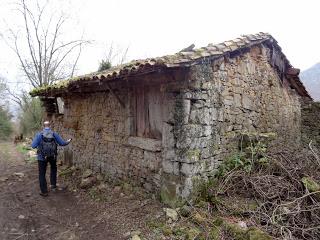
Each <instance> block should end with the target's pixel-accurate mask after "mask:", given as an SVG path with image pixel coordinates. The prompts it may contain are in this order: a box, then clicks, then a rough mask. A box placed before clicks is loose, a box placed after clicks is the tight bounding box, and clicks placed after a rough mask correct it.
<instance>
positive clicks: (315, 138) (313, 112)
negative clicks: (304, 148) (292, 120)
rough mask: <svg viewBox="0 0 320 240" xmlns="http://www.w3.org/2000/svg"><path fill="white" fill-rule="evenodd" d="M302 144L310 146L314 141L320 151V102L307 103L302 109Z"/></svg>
mask: <svg viewBox="0 0 320 240" xmlns="http://www.w3.org/2000/svg"><path fill="white" fill-rule="evenodd" d="M301 121H302V129H301V130H302V142H303V144H304V145H308V144H309V143H310V141H311V140H312V143H313V145H314V146H316V147H317V148H318V149H320V102H306V103H304V104H303V105H302V108H301Z"/></svg>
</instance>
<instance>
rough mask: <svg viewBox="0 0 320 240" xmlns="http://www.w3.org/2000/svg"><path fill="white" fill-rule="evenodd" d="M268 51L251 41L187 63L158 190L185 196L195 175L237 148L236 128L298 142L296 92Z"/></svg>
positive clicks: (210, 169) (202, 174)
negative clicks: (230, 52) (243, 50)
mask: <svg viewBox="0 0 320 240" xmlns="http://www.w3.org/2000/svg"><path fill="white" fill-rule="evenodd" d="M269 57H270V56H269V53H268V50H267V49H266V48H263V47H261V48H259V47H255V48H252V49H251V51H250V52H248V53H247V54H244V55H242V56H238V57H235V58H232V59H228V58H221V59H218V60H216V61H215V62H204V63H203V64H200V65H196V66H193V67H192V68H191V70H190V73H189V75H188V77H187V80H188V83H189V84H188V86H187V87H186V88H184V89H181V91H180V93H179V94H178V95H177V99H176V105H175V107H176V110H175V113H176V115H175V122H174V124H172V126H171V131H169V132H171V137H170V138H171V139H174V141H173V144H171V146H169V148H168V149H166V152H167V154H165V155H164V159H163V171H164V173H165V174H168V175H169V176H168V177H166V178H163V179H164V180H163V181H164V183H163V184H162V186H164V187H163V191H162V194H163V195H167V196H173V195H174V194H175V193H174V191H176V193H178V195H181V196H188V195H189V194H190V192H191V189H192V185H193V183H194V182H195V180H197V179H198V178H203V177H204V178H205V177H207V176H210V175H212V174H213V173H214V171H215V170H216V169H217V167H218V166H219V164H220V162H221V161H223V160H224V159H225V158H226V157H227V156H230V155H232V154H233V153H234V152H235V151H238V146H239V134H240V133H241V132H242V133H243V132H249V133H266V132H274V133H276V134H277V136H278V137H277V139H276V143H277V144H278V143H279V142H288V141H289V142H290V143H291V144H298V143H299V141H300V115H301V113H300V101H299V96H298V94H297V93H296V92H295V91H294V90H291V89H289V88H288V87H287V85H286V80H285V79H283V80H281V79H280V78H279V75H278V73H277V72H276V70H275V69H274V68H273V67H271V65H270V64H269ZM167 137H168V136H167ZM172 176H175V177H172ZM165 186H169V187H165ZM174 186H176V188H174ZM172 191H173V193H172Z"/></svg>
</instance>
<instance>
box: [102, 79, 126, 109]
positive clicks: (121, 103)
mask: <svg viewBox="0 0 320 240" xmlns="http://www.w3.org/2000/svg"><path fill="white" fill-rule="evenodd" d="M105 84H106V86H107V88H108V89H109V91H110V92H111V94H112V95H113V96H114V97H115V98H116V99H117V100H118V102H119V103H120V105H121V107H123V108H125V107H126V106H125V105H124V103H123V102H122V101H121V99H120V98H119V96H118V95H117V94H116V93H115V92H114V91H113V89H112V88H111V87H110V85H109V83H108V82H106V83H105Z"/></svg>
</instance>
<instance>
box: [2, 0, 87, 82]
mask: <svg viewBox="0 0 320 240" xmlns="http://www.w3.org/2000/svg"><path fill="white" fill-rule="evenodd" d="M18 1H19V2H18V9H17V10H18V13H19V14H20V16H21V17H22V19H23V27H22V31H13V30H12V28H11V29H9V32H10V35H11V38H10V40H9V41H8V40H7V43H8V44H9V46H10V47H11V48H12V49H13V51H14V52H15V54H16V55H17V57H18V59H19V63H20V66H21V69H22V71H23V73H24V75H25V76H26V78H27V79H28V81H29V82H30V84H31V85H32V86H33V87H41V86H45V85H50V84H52V83H53V82H54V81H56V80H59V79H64V78H69V77H72V76H73V75H74V73H75V69H76V65H77V63H78V60H79V57H80V55H81V50H82V47H83V45H84V44H86V43H88V41H85V40H83V39H82V38H79V39H76V40H70V41H64V36H63V27H64V25H65V23H66V20H67V17H66V16H65V15H64V14H60V15H59V16H57V15H55V14H54V13H50V12H49V11H48V9H47V8H48V2H46V3H45V4H44V5H42V6H41V5H40V3H39V1H38V0H37V1H36V7H35V8H31V7H29V5H28V3H27V2H26V0H18ZM29 3H30V2H29ZM21 39H22V40H21ZM70 58H73V59H72V60H70Z"/></svg>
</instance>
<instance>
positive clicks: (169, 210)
mask: <svg viewBox="0 0 320 240" xmlns="http://www.w3.org/2000/svg"><path fill="white" fill-rule="evenodd" d="M163 210H164V211H165V213H166V216H167V217H168V218H170V219H172V220H173V221H177V220H178V213H177V211H176V210H174V209H172V208H164V209H163Z"/></svg>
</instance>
